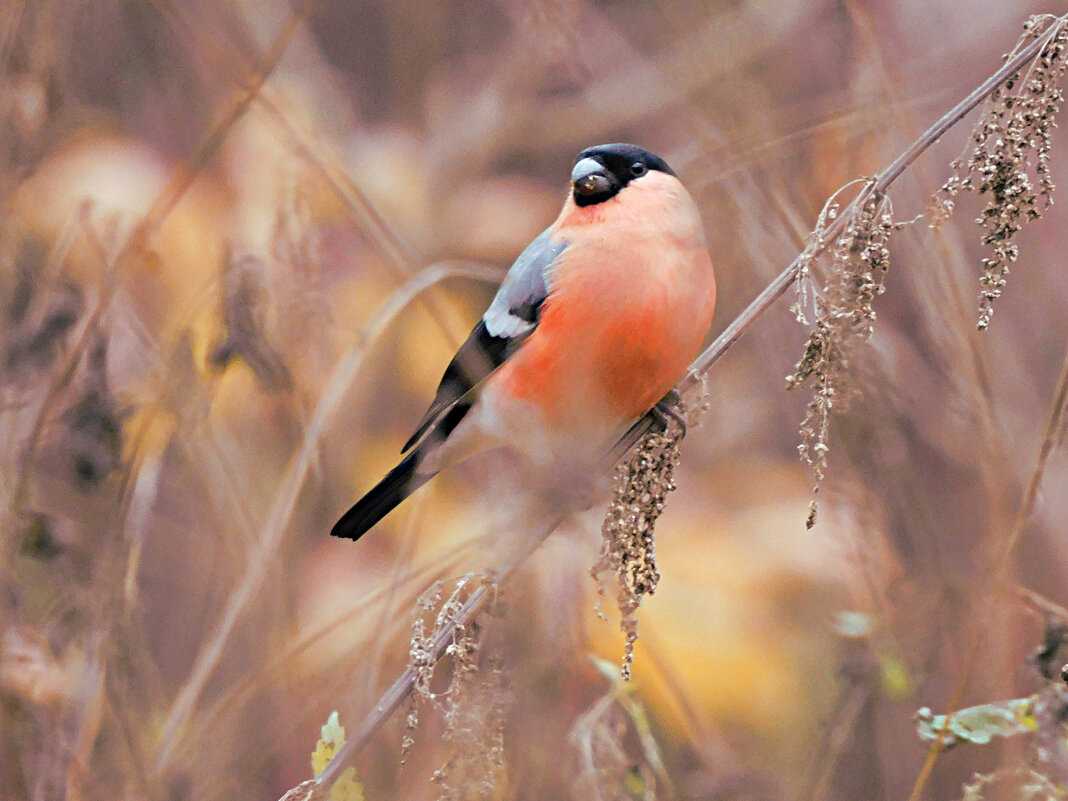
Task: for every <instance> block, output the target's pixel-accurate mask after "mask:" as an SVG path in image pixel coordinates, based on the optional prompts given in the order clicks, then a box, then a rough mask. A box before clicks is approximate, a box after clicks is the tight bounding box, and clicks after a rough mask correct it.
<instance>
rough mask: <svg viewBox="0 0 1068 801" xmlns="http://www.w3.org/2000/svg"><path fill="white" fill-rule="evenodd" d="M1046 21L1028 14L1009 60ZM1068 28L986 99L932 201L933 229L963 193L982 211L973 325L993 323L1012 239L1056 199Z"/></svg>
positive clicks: (1011, 257) (1012, 253) (1015, 250)
mask: <svg viewBox="0 0 1068 801" xmlns="http://www.w3.org/2000/svg"><path fill="white" fill-rule="evenodd" d="M1049 20H1050V18H1049V17H1048V16H1036V17H1031V19H1029V20H1028V21H1027V23H1026V24H1025V25H1024V34H1023V36H1022V37H1021V39H1020V41H1019V42H1017V44H1016V47H1015V48H1014V50H1013V52H1012V53H1009V54H1008V55H1007V56H1006V58H1010V57H1011V56H1012V55H1013V54H1014V53H1015V52H1017V51H1018V50H1019V49H1020V48H1021V47H1023V46H1025V45H1026V44H1028V43H1029V42H1032V41H1034V40H1035V39H1036V38H1037V37H1038V36H1039V35H1042V34H1044V33H1046V32H1047V31H1048V30H1049V29H1048V28H1043V25H1045V24H1048V22H1049ZM1066 46H1068V26H1065V24H1064V23H1058V24H1057V29H1056V31H1055V32H1053V35H1052V37H1051V38H1050V40H1049V42H1048V43H1047V44H1046V46H1045V47H1043V48H1042V50H1041V52H1040V53H1039V54H1038V56H1036V58H1035V60H1034V61H1033V62H1032V63H1031V66H1030V67H1029V69H1028V70H1027V72H1026V73H1016V74H1015V75H1013V76H1011V77H1010V78H1008V79H1007V80H1006V81H1005V83H1003V84H1002V85H1001V86H1000V87H998V88H997V89H995V90H994V91H993V92H992V93H991V94H990V96H989V97H988V98H987V101H986V104H985V106H984V113H983V116H982V117H981V118H980V120H979V122H978V123H977V124H976V127H975V129H974V130H973V131H972V137H971V148H972V149H971V152H970V154H969V155H968V156H967V157H966V158H965V157H963V156H962V157H961V158H959V159H957V160H956V161H954V162H953V164H952V165H951V166H952V169H953V174H952V175H951V176H950V177H949V179H948V180H947V181H946V182H945V183H944V184H943V185H942V186H941V188H939V190H938V191H937V192H936V193H935V195H934V197H933V198H932V199H931V203H930V204H929V207H928V213H929V214H930V217H931V226H932V227H935V226H937V225H940V224H941V223H942V222H943V221H945V220H946V219H947V218H948V217H949V215H950V214H952V212H953V209H954V205H955V198H956V196H957V195H958V194H959V193H960V192H961V191H970V192H977V193H978V194H979V195H980V196H982V197H984V198H985V199H986V206H985V207H984V208H983V210H982V212H981V213H980V216H979V218H978V219H977V220H976V223H977V224H978V225H979V226H980V227H981V228H982V229H983V232H984V233H983V236H982V240H981V241H982V243H983V245H985V246H986V247H987V248H989V255H988V256H986V257H985V258H984V259H983V260H982V266H983V274H982V276H981V277H980V279H979V285H980V293H979V319H978V322H977V325H978V328H979V329H980V330H984V329H986V328H987V326H989V325H990V318H991V315H992V314H993V304H994V301H995V300H997V299H998V298H999V297H1000V296H1001V292H1002V290H1003V289H1004V288H1005V285H1006V283H1007V280H1006V279H1007V276H1008V275H1009V271H1010V267H1011V265H1012V264H1013V263H1014V262H1016V260H1017V259H1018V258H1019V255H1020V251H1019V247H1018V246H1017V245H1016V243H1015V238H1016V235H1017V234H1018V233H1019V232H1020V230H1021V229H1022V228H1023V226H1024V225H1025V224H1026V223H1028V222H1030V221H1032V220H1037V219H1039V218H1041V216H1042V212H1043V211H1044V210H1045V209H1046V208H1048V207H1049V206H1050V204H1051V203H1052V202H1053V190H1054V188H1055V187H1054V184H1053V178H1052V176H1051V174H1050V169H1049V152H1050V136H1051V134H1052V131H1053V128H1054V127H1056V124H1057V123H1056V121H1055V120H1056V115H1057V112H1058V111H1059V110H1060V105H1061V102H1062V100H1063V99H1064V94H1063V92H1062V90H1061V89H1060V86H1059V84H1060V81H1061V78H1062V77H1063V75H1064V71H1065V69H1066V68H1068V58H1066V52H1065V48H1066Z"/></svg>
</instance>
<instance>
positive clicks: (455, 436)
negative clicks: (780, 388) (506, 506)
mask: <svg viewBox="0 0 1068 801" xmlns="http://www.w3.org/2000/svg"><path fill="white" fill-rule="evenodd" d="M715 304H716V281H715V276H714V274H713V271H712V261H711V259H710V258H709V255H708V249H707V246H706V244H705V236H704V230H703V228H702V225H701V218H700V215H699V213H698V211H697V206H696V205H695V204H694V202H693V199H692V198H691V197H690V195H689V193H688V192H687V191H686V189H685V188H684V187H683V185H682V184H681V183H680V182H679V180H678V178H676V176H675V173H674V172H673V171H672V170H671V168H670V167H668V165H667V164H666V163H665V162H664V160H663V159H661V158H660V157H659V156H656V155H655V154H653V153H650V152H649V151H648V150H644V149H642V148H640V147H638V146H636V145H629V144H609V145H598V146H597V147H591V148H588V149H587V150H584V151H582V152H581V153H580V154H579V155H578V158H577V159H576V161H575V166H574V168H573V169H572V171H571V189H570V191H569V192H568V196H567V199H566V200H565V201H564V208H563V210H562V211H561V212H560V216H559V217H557V218H556V221H555V222H554V223H553V224H552V225H550V226H549V227H548V228H547V229H546V230H545V231H543V232H542V233H541V234H540V235H539V236H538V237H537V238H536V239H534V241H533V242H531V243H530V244H529V245H528V246H527V248H526V249H525V250H524V251H523V252H522V253H521V254H520V255H519V258H517V259H516V260H515V263H514V264H513V265H512V267H511V269H510V270H509V271H508V274H507V275H506V276H505V279H504V282H503V283H502V284H501V287H500V289H499V290H498V292H497V294H496V296H495V297H494V298H493V301H492V302H491V303H490V305H489V308H488V309H487V310H486V313H485V314H484V315H483V316H482V319H481V320H480V321H479V323H478V325H476V326H475V328H474V330H473V331H472V332H471V335H470V336H469V337H468V338H467V341H465V342H464V343H463V345H461V346H460V349H459V351H458V352H457V354H456V356H455V358H453V360H452V361H451V362H450V363H449V365H448V367H446V369H445V375H444V376H443V377H442V379H441V384H440V385H439V386H438V390H437V394H436V396H435V397H434V401H433V403H431V404H430V408H429V409H428V410H427V412H426V414H425V415H423V419H422V420H421V421H420V422H419V425H418V426H417V427H416V429H415V433H414V434H412V436H411V438H410V439H409V440H408V442H407V443H406V444H405V445H404V448H403V449H402V451H401V453H402V454H406V455H405V456H404V458H403V460H402V461H401V462H400V464H399V465H397V467H395V468H394V469H393V470H392V471H390V473H389V474H388V475H387V476H386V477H385V478H383V479H382V480H381V481H380V482H379V483H378V484H377V485H376V486H375V487H374V488H373V489H372V490H371V491H370V492H368V493H367V494H366V495H364V496H363V497H362V498H361V499H360V500H359V501H357V502H356V504H355V505H354V506H353V507H352V508H351V509H349V511H348V512H346V513H345V514H344V516H343V517H342V518H341V519H340V520H339V521H338V522H337V523H336V524H335V525H334V528H333V531H331V534H333V535H334V536H335V537H345V538H348V539H353V540H355V539H358V538H359V537H360V536H362V535H363V534H364V533H365V532H367V531H368V530H369V529H370V528H371V527H372V526H374V525H375V524H376V523H377V522H378V521H379V520H381V519H382V518H383V517H384V516H385V515H386V514H388V513H389V511H390V510H392V509H393V508H394V507H395V506H396V505H397V504H399V503H400V502H401V501H403V500H404V499H405V498H407V497H408V496H409V495H411V494H412V493H413V492H415V490H417V489H418V488H419V487H421V486H422V485H423V484H425V483H426V482H427V481H429V480H430V479H431V478H432V477H433V476H434V475H435V474H436V473H437V472H438V471H440V470H441V469H443V468H444V467H447V466H449V465H452V464H456V463H457V462H459V461H462V460H464V459H466V458H468V457H470V456H473V455H475V454H476V453H479V452H482V451H486V450H488V449H491V448H497V447H502V446H508V447H511V448H513V449H514V450H515V451H516V452H517V453H518V454H519V455H520V457H521V459H522V461H523V463H525V464H526V465H528V466H530V467H532V468H533V470H534V472H535V473H540V474H541V475H544V476H548V477H551V478H552V480H553V481H554V483H555V484H556V485H557V486H561V487H563V486H567V485H568V484H569V483H570V482H573V481H581V480H582V479H583V478H584V477H586V476H587V475H588V473H589V472H590V471H596V469H597V465H598V463H599V461H598V460H599V459H601V458H603V456H604V455H605V454H606V453H607V449H608V448H610V447H611V446H612V445H614V444H615V442H616V441H617V439H618V438H619V437H620V436H621V435H622V434H623V433H624V432H625V431H626V429H627V428H628V426H630V425H631V424H633V423H634V422H635V421H636V420H637V419H638V418H639V417H641V416H642V415H644V414H645V413H646V412H647V411H648V410H649V409H651V408H652V407H653V406H654V405H656V404H657V402H658V401H660V400H661V399H662V398H663V397H664V396H665V395H666V394H667V393H668V392H670V391H671V389H672V387H673V386H674V385H675V384H676V382H677V381H678V380H679V379H680V378H681V377H682V375H683V373H684V372H685V370H686V368H687V366H688V365H689V364H690V362H691V361H692V360H693V359H694V358H695V357H696V356H697V354H698V353H699V351H700V348H701V345H702V343H703V341H704V337H705V334H706V333H707V332H708V329H709V327H710V325H711V323H712V314H713V311H714V309H715Z"/></svg>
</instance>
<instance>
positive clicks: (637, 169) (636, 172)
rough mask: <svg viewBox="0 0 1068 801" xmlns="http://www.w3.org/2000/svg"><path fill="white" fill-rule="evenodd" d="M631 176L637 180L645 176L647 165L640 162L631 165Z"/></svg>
mask: <svg viewBox="0 0 1068 801" xmlns="http://www.w3.org/2000/svg"><path fill="white" fill-rule="evenodd" d="M630 174H631V175H633V176H634V177H635V178H637V177H639V176H641V175H645V165H644V164H642V163H641V162H640V161H636V162H634V163H633V164H631V165H630Z"/></svg>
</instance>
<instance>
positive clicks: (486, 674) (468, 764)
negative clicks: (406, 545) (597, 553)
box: [402, 575, 505, 801]
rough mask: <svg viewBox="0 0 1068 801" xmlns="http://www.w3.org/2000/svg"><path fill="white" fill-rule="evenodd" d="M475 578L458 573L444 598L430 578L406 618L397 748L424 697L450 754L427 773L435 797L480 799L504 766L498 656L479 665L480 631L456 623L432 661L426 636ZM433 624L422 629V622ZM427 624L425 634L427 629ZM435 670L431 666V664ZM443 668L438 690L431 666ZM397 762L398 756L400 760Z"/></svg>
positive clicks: (407, 741) (407, 740) (452, 616)
mask: <svg viewBox="0 0 1068 801" xmlns="http://www.w3.org/2000/svg"><path fill="white" fill-rule="evenodd" d="M489 580H492V579H482V580H481V581H480V580H479V577H478V576H473V575H469V576H464V577H462V578H460V579H458V580H457V581H456V582H455V585H454V587H453V589H452V592H451V593H450V594H449V595H448V597H445V587H444V584H443V583H442V582H440V581H439V582H435V583H434V585H433V586H431V587H430V588H429V589H428V590H427V591H426V592H424V593H423V594H422V595H421V596H420V597H419V600H418V614H417V615H416V617H415V619H414V620H413V622H412V638H411V644H410V647H409V652H408V653H409V665H411V666H412V668H413V669H414V670H415V673H416V679H415V684H414V686H413V692H412V695H411V697H410V700H409V706H408V717H407V721H406V727H405V735H404V739H403V741H402V753H403V755H407V753H408V751H409V750H410V749H411V747H412V745H413V742H414V738H413V735H412V733H413V732H414V731H415V728H416V727H417V726H418V725H419V703H420V702H421V701H427V702H429V703H430V704H432V705H433V706H434V707H435V708H436V709H438V710H439V711H440V712H441V714H442V716H443V718H444V720H445V733H444V739H445V741H446V742H447V743H448V744H449V745H450V746H451V747H452V751H453V755H452V757H451V758H450V759H449V761H448V762H446V763H445V764H444V765H443V766H442V767H441V768H439V769H438V770H436V771H434V775H433V781H434V782H435V783H437V784H438V786H439V788H440V794H439V798H440V799H442V800H443V801H445V800H446V799H447V800H448V801H465V800H466V799H469V798H470V799H481V798H485V797H488V795H489V794H491V791H492V789H493V788H494V787H495V786H498V785H499V784H500V781H499V780H500V778H501V773H502V771H503V770H504V704H505V688H504V672H503V670H502V669H501V665H500V660H499V659H497V658H494V657H490V658H488V659H486V660H485V661H486V665H484V666H481V667H480V665H479V653H480V650H481V644H482V642H481V636H480V630H479V628H478V627H477V626H475V625H470V626H462V625H456V626H455V631H454V634H453V639H452V642H451V643H450V644H449V646H448V647H447V648H446V649H445V654H444V656H445V659H443V660H442V661H441V662H440V663H438V662H437V660H436V655H435V649H434V640H435V639H436V638H437V634H438V632H440V631H442V630H443V629H444V627H445V626H446V625H447V624H448V623H450V622H453V621H455V620H456V618H457V615H458V614H459V612H460V610H461V608H462V607H463V605H464V603H465V602H466V601H467V600H468V599H469V598H470V597H471V593H472V592H473V591H474V589H475V588H476V587H478V586H479V585H480V584H481V583H483V582H484V581H489ZM431 619H432V620H433V625H431V626H428V623H429V621H430V620H431ZM428 628H429V631H428ZM439 664H440V665H441V667H439V668H437V669H436V667H437V666H438V665H439ZM446 668H447V669H448V670H449V671H450V675H449V677H448V681H447V685H446V687H445V688H444V689H442V690H438V691H434V690H432V689H431V682H432V681H433V679H434V677H435V675H436V674H437V670H441V669H446ZM402 759H403V757H402Z"/></svg>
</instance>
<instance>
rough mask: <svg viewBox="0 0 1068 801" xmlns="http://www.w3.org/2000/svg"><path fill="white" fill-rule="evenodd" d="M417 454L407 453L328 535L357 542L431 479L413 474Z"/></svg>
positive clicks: (425, 475)
mask: <svg viewBox="0 0 1068 801" xmlns="http://www.w3.org/2000/svg"><path fill="white" fill-rule="evenodd" d="M421 450H422V449H421V448H418V449H416V450H414V451H412V452H411V453H409V454H408V455H407V456H406V457H404V460H403V461H402V462H401V463H400V464H399V465H397V466H396V467H394V468H393V469H392V470H390V471H389V474H388V475H387V476H386V477H385V478H383V479H382V480H381V481H379V482H378V483H377V484H376V485H375V487H374V489H372V490H371V491H370V492H368V493H367V494H366V495H364V496H363V497H362V498H360V500H358V501H356V504H355V505H354V506H353V507H352V508H351V509H349V510H348V511H347V512H345V514H343V515H342V516H341V519H340V520H338V521H337V522H336V523H335V524H334V527H333V529H331V530H330V534H331V535H333V536H335V537H343V538H344V539H347V540H358V539H359V538H360V537H362V536H363V535H364V534H366V533H367V532H368V531H369V530H370V529H371V527H372V526H374V524H375V523H377V522H378V521H379V520H381V519H382V518H383V517H385V516H386V515H388V514H389V513H390V512H391V511H392V510H393V507H394V506H396V505H397V504H398V503H400V502H401V501H403V500H404V499H405V498H407V497H408V496H409V495H411V494H412V493H413V492H415V491H416V490H417V489H419V488H420V487H421V486H423V485H424V484H425V483H426V482H428V481H429V480H430V479H431V478H433V477H434V474H433V473H419V472H416V468H417V467H418V465H419V460H420V458H421V457H422V453H420V451H421Z"/></svg>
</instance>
